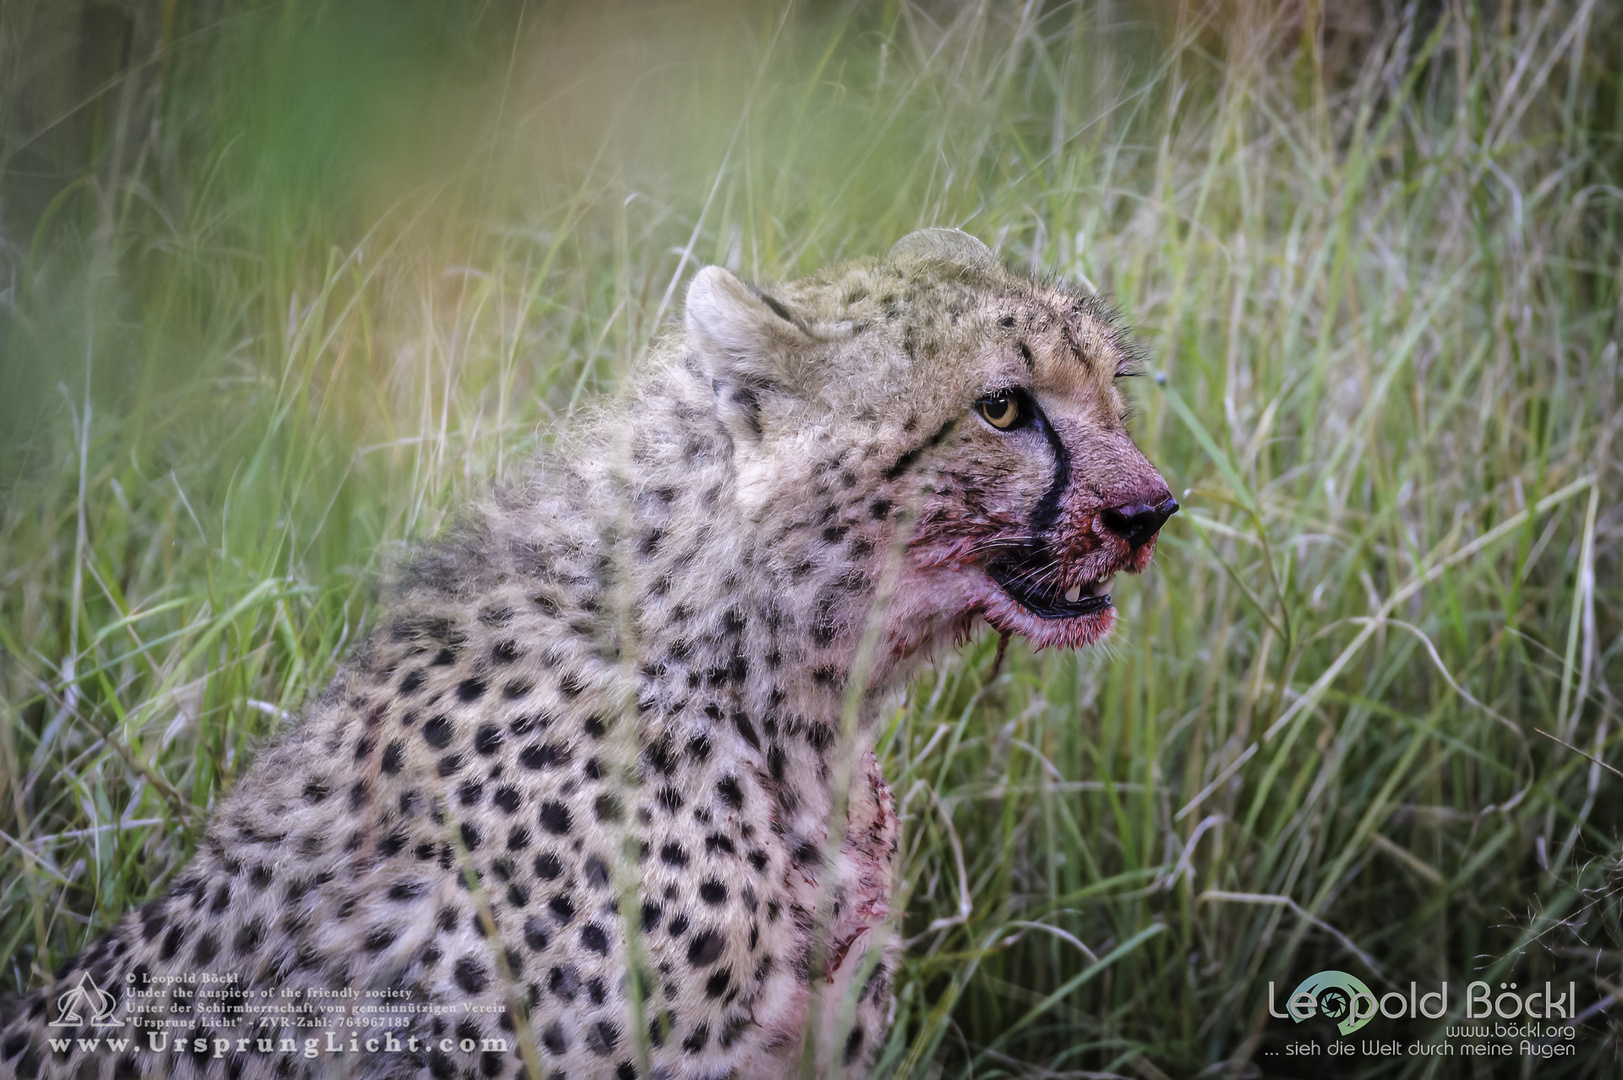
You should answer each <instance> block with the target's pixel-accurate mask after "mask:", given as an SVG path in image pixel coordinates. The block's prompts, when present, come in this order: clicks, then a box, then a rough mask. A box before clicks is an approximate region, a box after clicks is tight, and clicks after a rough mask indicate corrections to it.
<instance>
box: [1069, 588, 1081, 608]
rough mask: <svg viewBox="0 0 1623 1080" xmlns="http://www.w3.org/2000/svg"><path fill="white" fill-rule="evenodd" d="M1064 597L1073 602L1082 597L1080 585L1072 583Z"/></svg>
mask: <svg viewBox="0 0 1623 1080" xmlns="http://www.w3.org/2000/svg"><path fill="white" fill-rule="evenodd" d="M1065 599H1067V600H1069V601H1070V602H1071V603H1073V604H1074V603H1076V602H1077V601H1078V600H1080V599H1082V586H1080V585H1072V586H1071V587H1070V589H1069V590H1067V591H1066V593H1065Z"/></svg>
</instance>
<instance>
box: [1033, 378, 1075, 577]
mask: <svg viewBox="0 0 1623 1080" xmlns="http://www.w3.org/2000/svg"><path fill="white" fill-rule="evenodd" d="M1031 407H1032V408H1033V409H1036V411H1037V420H1038V422H1039V423H1038V426H1039V427H1040V428H1041V429H1042V433H1043V437H1044V438H1046V439H1047V440H1048V448H1049V449H1050V450H1052V451H1053V452H1054V479H1053V480H1052V481H1051V482H1050V483H1049V485H1048V490H1047V491H1045V492H1043V497H1042V498H1041V499H1038V500H1037V507H1036V509H1035V510H1033V511H1032V512H1031V535H1032V536H1033V537H1034V543H1033V545H1032V546H1033V548H1034V549H1035V550H1037V551H1042V550H1044V549H1046V548H1047V546H1048V544H1047V542H1046V541H1044V540H1043V534H1044V533H1046V532H1047V531H1048V530H1049V529H1052V528H1053V527H1054V523H1055V522H1057V521H1058V520H1059V510H1060V507H1059V502H1060V499H1061V498H1062V497H1063V496H1064V495H1065V489H1066V487H1068V486H1069V485H1070V482H1071V452H1070V451H1069V450H1067V449H1066V448H1065V443H1064V441H1063V440H1061V439H1060V437H1059V432H1057V431H1055V430H1054V425H1053V424H1051V423H1049V422H1048V416H1047V415H1046V414H1045V413H1044V412H1043V411H1042V410H1041V409H1039V408H1037V404H1036V402H1032V404H1031Z"/></svg>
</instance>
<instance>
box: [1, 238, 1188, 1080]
mask: <svg viewBox="0 0 1623 1080" xmlns="http://www.w3.org/2000/svg"><path fill="white" fill-rule="evenodd" d="M1133 370H1134V362H1133V357H1132V352H1131V349H1130V348H1129V346H1128V343H1127V342H1126V340H1125V339H1124V337H1123V336H1122V334H1121V332H1120V331H1119V330H1118V329H1117V328H1116V326H1115V324H1114V321H1113V319H1112V317H1111V315H1110V313H1109V311H1108V310H1107V309H1106V308H1105V307H1104V306H1103V305H1102V304H1100V303H1099V302H1098V301H1097V300H1096V299H1095V298H1093V297H1091V296H1088V295H1084V294H1080V293H1077V292H1074V291H1072V290H1070V289H1068V288H1067V287H1065V286H1064V285H1059V284H1053V283H1045V282H1037V281H1033V280H1031V279H1030V278H1027V277H1025V276H1022V275H1019V274H1016V273H1012V272H1010V271H1008V270H1006V269H1004V268H1003V267H1002V266H1001V265H999V263H998V262H997V260H996V259H995V258H994V257H993V256H992V253H991V252H990V251H988V250H987V249H986V247H985V246H984V245H982V244H981V243H980V242H979V241H977V240H974V239H973V238H971V237H969V236H967V235H965V234H963V233H960V232H957V231H954V230H943V229H932V230H926V231H924V232H921V233H914V234H913V235H911V236H908V237H906V238H904V239H903V240H902V241H901V242H900V243H898V244H897V245H896V247H895V248H893V249H892V250H891V252H890V254H889V255H888V256H886V257H885V258H884V259H879V260H874V259H868V260H861V261H857V262H853V263H848V264H844V265H840V266H835V267H830V268H828V269H826V270H823V271H822V272H820V273H818V274H815V275H812V276H811V277H808V278H805V279H802V280H799V281H792V282H787V283H783V284H781V285H779V286H777V287H774V288H772V289H771V290H770V291H762V290H759V289H756V288H753V287H751V286H748V285H746V284H744V283H743V282H741V281H740V280H738V279H737V278H736V277H734V276H733V275H732V274H730V273H728V272H727V271H726V270H723V269H720V268H718V267H709V268H706V269H704V270H701V271H700V272H699V273H698V274H697V275H696V276H695V278H694V280H693V283H692V285H691V286H690V288H689V291H688V297H687V304H686V309H685V315H684V320H683V327H682V329H681V331H680V332H679V333H674V334H672V335H671V336H669V337H668V338H667V339H666V340H665V341H664V342H663V343H662V344H660V345H659V346H658V347H656V349H655V350H654V351H653V352H652V354H651V355H650V356H649V357H648V358H646V360H645V361H644V362H643V364H642V365H641V366H640V368H639V369H638V371H637V372H636V373H634V375H633V377H632V378H631V379H630V380H629V382H628V384H627V385H626V387H625V388H624V390H623V391H622V392H621V395H620V397H619V399H618V403H617V404H614V405H611V406H609V407H607V408H605V409H603V410H602V411H601V412H600V413H598V414H596V415H594V416H593V417H591V418H588V419H585V420H582V421H580V422H578V423H576V424H575V425H574V426H573V427H572V428H571V429H570V430H568V431H566V432H563V433H561V434H560V435H559V436H558V438H557V439H556V440H555V444H554V447H553V449H551V450H549V451H547V452H545V453H543V454H541V455H540V456H539V457H538V458H537V459H536V460H535V462H534V463H533V464H532V466H531V468H530V471H529V473H528V474H527V475H526V476H525V477H524V479H523V480H522V482H520V483H518V484H516V485H514V486H512V487H510V488H505V489H502V490H500V491H498V492H496V493H495V494H494V495H493V496H492V497H491V498H490V500H489V501H488V503H487V504H486V505H484V506H482V507H480V508H478V509H477V510H476V511H475V512H474V513H472V514H470V515H468V516H467V517H466V518H464V519H463V523H462V524H461V525H459V526H457V527H456V528H454V529H452V530H451V531H450V532H449V533H448V534H447V535H446V536H443V537H441V538H440V539H439V540H436V541H434V542H433V543H431V544H428V545H426V546H425V547H424V548H423V549H422V550H421V551H420V552H419V553H418V554H417V555H416V556H415V557H414V558H413V559H412V560H411V561H410V562H409V563H408V564H407V565H405V566H404V567H403V568H401V570H400V571H399V572H398V573H397V574H396V575H395V579H394V580H393V581H392V583H391V586H390V592H389V595H388V599H387V600H386V602H385V604H384V607H383V614H382V616H381V618H380V620H379V622H378V625H377V628H376V629H375V630H374V631H373V632H372V634H371V635H370V637H369V638H368V639H367V640H366V642H365V643H364V645H362V646H361V647H360V648H358V649H357V651H356V652H355V653H354V654H353V655H352V656H351V657H350V658H349V659H348V661H347V662H346V663H345V664H344V666H343V667H342V668H341V670H340V671H339V673H338V674H337V676H336V677H335V679H334V681H333V683H332V685H331V687H330V688H329V689H328V691H327V692H326V693H325V694H324V695H323V696H322V697H321V699H320V700H319V701H317V702H315V703H314V704H312V705H311V706H310V708H309V709H308V710H307V713H306V716H305V718H304V719H303V720H302V721H301V722H300V723H298V724H297V725H295V726H293V727H292V728H291V729H290V730H289V731H287V732H285V733H284V734H283V735H282V736H281V737H280V738H279V739H278V740H277V741H275V742H274V743H272V744H271V745H270V746H268V747H267V748H266V749H265V750H264V751H262V752H261V753H260V754H259V756H258V757H257V759H256V760H255V762H254V764H253V765H252V767H251V768H250V769H249V770H248V771H247V772H246V773H245V774H244V775H243V776H242V778H241V779H240V781H239V782H238V783H237V785H236V788H235V790H234V791H232V792H231V793H230V794H229V795H227V796H226V797H224V798H222V799H221V800H220V801H219V803H218V805H217V806H216V808H215V810H214V812H213V814H212V816H211V818H210V820H209V823H208V826H207V828H206V830H205V833H204V835H203V837H202V839H201V840H200V842H199V843H198V847H197V852H196V854H195V856H194V857H193V859H192V861H191V862H190V863H189V864H188V865H187V866H186V868H185V869H184V870H183V871H182V872H181V873H180V874H179V875H178V877H177V878H176V879H175V881H174V883H173V885H172V886H171V887H170V888H169V889H168V891H167V892H166V893H164V895H162V896H161V897H159V898H158V899H156V900H153V901H152V902H151V903H149V904H147V905H145V906H144V907H143V908H142V909H141V910H140V911H138V912H135V913H132V914H130V915H129V916H127V917H126V918H125V919H124V920H122V921H121V922H120V923H119V924H118V925H117V926H115V927H114V928H113V929H111V930H110V931H109V932H107V933H106V934H104V935H103V936H102V937H100V938H99V939H97V940H95V941H94V942H93V943H91V944H90V946H89V947H88V948H87V949H86V950H85V951H84V952H83V953H82V954H81V955H80V956H79V957H77V958H76V959H74V960H72V961H70V962H69V963H67V964H66V965H64V966H63V967H62V969H61V970H59V971H58V972H56V973H55V976H54V977H53V978H51V979H48V980H44V983H45V984H44V985H42V986H40V987H39V988H38V989H36V990H35V991H34V992H33V993H31V994H29V995H28V996H26V997H24V998H22V999H21V1000H20V1001H16V1002H12V1003H11V1004H10V1006H9V1007H8V1008H7V1010H6V1013H5V1016H6V1019H5V1020H4V1022H3V1023H0V1076H16V1077H27V1078H34V1077H53V1078H54V1077H74V1078H76V1080H86V1078H92V1077H94V1078H99V1080H111V1078H113V1077H119V1078H140V1077H148V1078H157V1077H174V1078H177V1080H185V1078H190V1077H210V1078H227V1077H228V1078H232V1080H238V1078H243V1080H264V1078H270V1077H277V1078H287V1077H308V1078H315V1077H327V1076H339V1075H342V1076H347V1077H360V1078H371V1080H384V1078H388V1080H395V1078H405V1077H412V1078H421V1077H434V1078H444V1077H470V1078H471V1077H503V1078H520V1077H536V1078H542V1077H544V1078H548V1080H595V1078H599V1077H602V1078H609V1077H612V1078H614V1080H628V1078H644V1080H651V1078H660V1080H719V1078H722V1077H728V1078H732V1080H779V1078H782V1077H787V1076H795V1075H801V1071H802V1067H803V1064H804V1063H807V1062H810V1063H811V1065H812V1068H813V1069H814V1070H815V1073H816V1075H818V1076H834V1075H841V1074H843V1075H847V1076H860V1075H863V1074H865V1072H866V1070H867V1068H868V1065H869V1064H870V1063H871V1062H872V1061H873V1060H874V1056H875V1054H876V1053H877V1051H878V1048H879V1046H880V1045H881V1043H882V1042H883V1040H884V1038H885V1032H886V1028H887V1025H888V1019H889V1015H890V1009H891V999H892V991H891V982H892V977H893V973H894V971H895V969H896V963H897V960H898V958H899V957H898V953H899V950H900V945H899V943H898V940H899V939H898V937H897V934H896V928H897V913H895V912H893V911H892V909H891V883H892V878H893V876H894V864H895V857H896V850H897V829H898V826H897V817H896V805H895V799H894V797H893V796H892V794H891V791H890V788H889V787H888V786H887V785H886V783H885V779H884V776H883V774H882V773H881V771H880V765H879V762H878V760H877V758H876V757H875V754H874V752H873V747H874V740H875V734H876V731H877V730H878V729H879V728H880V727H881V723H880V722H881V720H882V719H883V718H884V717H885V716H886V715H889V714H890V713H889V710H892V709H893V708H894V702H895V697H896V694H897V693H898V692H899V691H901V690H902V689H903V688H905V686H906V682H907V680H908V678H909V677H910V675H911V674H912V673H913V672H914V671H916V670H917V668H918V666H919V664H920V663H921V662H922V661H923V660H924V659H925V658H927V657H929V656H930V655H932V654H933V653H935V652H937V651H938V650H940V649H942V648H945V647H949V646H951V645H952V644H953V643H954V642H956V641H960V640H962V639H963V638H965V637H966V636H967V635H969V634H970V633H972V632H973V630H974V629H975V627H976V626H978V625H979V624H980V623H982V622H985V623H987V624H990V626H991V627H992V628H993V629H994V630H996V631H998V632H1000V633H1004V634H1019V635H1022V636H1024V637H1026V638H1027V639H1028V640H1030V641H1031V642H1032V643H1033V644H1034V645H1035V646H1038V647H1059V648H1074V647H1077V646H1080V645H1085V644H1089V643H1091V642H1093V641H1096V640H1098V638H1099V637H1100V636H1101V635H1103V634H1104V633H1106V632H1107V631H1108V630H1109V629H1110V626H1111V624H1112V622H1113V620H1114V619H1115V608H1114V607H1113V605H1112V602H1111V589H1112V587H1113V584H1112V583H1113V581H1114V579H1115V576H1116V575H1117V574H1121V573H1136V572H1139V571H1141V570H1143V569H1144V568H1145V566H1146V565H1147V564H1148V563H1149V561H1150V558H1151V556H1152V554H1153V552H1154V548H1155V537H1156V534H1157V532H1158V530H1159V529H1160V528H1161V526H1162V524H1163V523H1164V522H1165V521H1166V520H1167V518H1168V517H1169V516H1170V515H1171V514H1172V513H1173V512H1174V511H1176V510H1177V503H1176V501H1174V499H1173V498H1172V495H1171V493H1170V492H1169V491H1168V489H1167V486H1166V484H1165V482H1164V481H1163V480H1162V478H1161V477H1160V475H1159V474H1158V473H1157V472H1156V471H1155V469H1154V468H1153V467H1151V466H1150V464H1149V462H1148V461H1146V460H1145V459H1144V457H1143V455H1142V454H1140V453H1139V451H1138V449H1137V448H1136V447H1135V446H1134V445H1133V443H1132V441H1131V439H1130V438H1129V437H1128V435H1127V431H1126V428H1125V424H1124V420H1123V416H1124V405H1125V403H1124V401H1123V398H1122V396H1121V394H1120V392H1119V390H1118V386H1117V382H1118V380H1119V379H1120V378H1121V377H1122V376H1125V375H1129V374H1132V373H1133ZM852 702H855V703H856V708H855V713H856V715H855V717H854V718H853V717H852V715H851V712H850V703H852ZM191 976H197V977H198V978H197V981H192V980H191V978H190V977H191ZM210 986H214V987H218V988H220V989H219V991H218V992H208V987H210ZM268 1003H280V1004H281V1005H282V1008H281V1010H280V1011H275V1010H269V1011H268V1010H267V1004H268ZM346 1010H348V1011H346ZM115 1036H116V1037H115Z"/></svg>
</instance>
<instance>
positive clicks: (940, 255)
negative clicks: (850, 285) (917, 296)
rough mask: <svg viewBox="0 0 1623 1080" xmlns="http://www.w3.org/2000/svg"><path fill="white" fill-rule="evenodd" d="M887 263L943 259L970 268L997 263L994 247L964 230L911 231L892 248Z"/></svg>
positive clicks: (987, 266) (954, 264) (984, 266)
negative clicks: (988, 245)
mask: <svg viewBox="0 0 1623 1080" xmlns="http://www.w3.org/2000/svg"><path fill="white" fill-rule="evenodd" d="M885 259H886V261H887V262H891V263H895V264H897V265H903V264H906V263H923V262H941V263H947V264H949V265H951V266H962V267H965V268H966V269H970V270H989V269H991V268H992V267H994V266H996V265H997V256H996V255H993V254H992V249H991V248H989V247H987V246H986V245H985V244H983V243H981V242H980V241H979V240H977V239H975V237H973V236H971V235H969V234H968V233H966V232H964V231H963V230H962V229H920V230H919V231H918V232H910V233H908V234H907V235H906V236H904V237H902V238H901V239H900V240H898V241H896V246H895V247H893V248H891V249H890V254H889V255H887V256H885Z"/></svg>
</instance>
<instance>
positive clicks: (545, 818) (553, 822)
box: [541, 802, 571, 836]
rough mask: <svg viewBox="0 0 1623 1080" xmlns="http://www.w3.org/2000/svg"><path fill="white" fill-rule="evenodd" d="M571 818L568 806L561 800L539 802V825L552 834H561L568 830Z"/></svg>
mask: <svg viewBox="0 0 1623 1080" xmlns="http://www.w3.org/2000/svg"><path fill="white" fill-rule="evenodd" d="M570 824H571V819H570V815H569V808H568V807H567V806H565V805H564V804H563V803H561V802H545V803H542V804H541V827H542V828H544V829H546V830H547V831H548V832H549V833H552V834H553V835H554V836H562V835H564V834H565V833H567V832H568V831H569V826H570Z"/></svg>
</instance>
